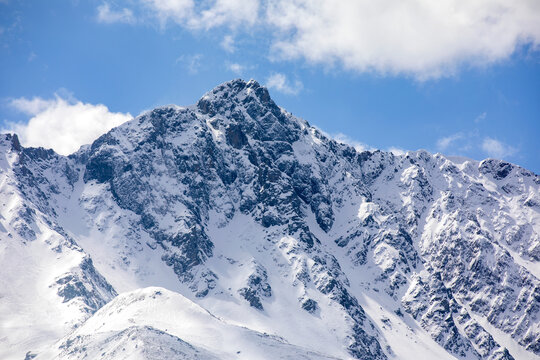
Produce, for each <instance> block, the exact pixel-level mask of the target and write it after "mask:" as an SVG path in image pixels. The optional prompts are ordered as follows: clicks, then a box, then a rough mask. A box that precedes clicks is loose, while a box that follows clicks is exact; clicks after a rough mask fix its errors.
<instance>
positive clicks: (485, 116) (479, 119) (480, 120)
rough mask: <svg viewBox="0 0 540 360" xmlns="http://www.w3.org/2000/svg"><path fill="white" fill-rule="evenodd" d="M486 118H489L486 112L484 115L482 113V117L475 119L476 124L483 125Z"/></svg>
mask: <svg viewBox="0 0 540 360" xmlns="http://www.w3.org/2000/svg"><path fill="white" fill-rule="evenodd" d="M486 118H487V112H485V111H484V112H483V113H481V114H480V115H478V116H477V117H476V118H475V119H474V122H475V123H476V124H478V123H481V122H482V121H484V120H485V119H486Z"/></svg>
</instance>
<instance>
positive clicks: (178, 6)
mask: <svg viewBox="0 0 540 360" xmlns="http://www.w3.org/2000/svg"><path fill="white" fill-rule="evenodd" d="M141 1H142V3H144V4H145V5H146V6H147V7H148V8H150V9H151V10H152V11H153V12H154V14H155V16H156V17H157V18H158V19H159V21H160V22H161V23H162V24H165V23H166V22H167V21H173V22H175V23H177V24H179V25H181V26H185V27H187V28H191V29H206V30H208V29H212V28H215V27H218V26H223V25H225V26H227V27H231V28H235V27H239V26H240V25H242V26H251V25H253V24H254V23H255V22H256V21H258V14H259V6H260V1H259V0H213V1H202V2H195V1H193V0H141Z"/></svg>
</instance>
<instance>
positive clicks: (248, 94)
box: [197, 79, 277, 116]
mask: <svg viewBox="0 0 540 360" xmlns="http://www.w3.org/2000/svg"><path fill="white" fill-rule="evenodd" d="M252 102H256V103H259V104H260V105H263V106H269V107H276V108H277V105H276V104H275V103H274V101H273V100H272V99H271V98H270V94H269V92H268V89H266V88H265V87H264V86H261V85H260V84H259V83H258V82H257V81H255V80H253V79H251V80H249V81H247V82H246V81H245V80H242V79H234V80H231V81H227V82H225V83H223V84H221V85H218V86H216V87H215V88H214V89H212V90H211V91H209V92H207V93H206V94H204V95H203V96H202V97H201V99H200V100H199V102H198V103H197V108H198V109H199V111H201V112H202V113H203V114H209V115H210V116H214V115H216V114H218V113H225V112H227V110H229V111H231V110H233V109H234V108H235V107H236V106H237V105H238V104H243V105H248V104H249V103H252ZM231 104H234V105H233V107H232V108H231Z"/></svg>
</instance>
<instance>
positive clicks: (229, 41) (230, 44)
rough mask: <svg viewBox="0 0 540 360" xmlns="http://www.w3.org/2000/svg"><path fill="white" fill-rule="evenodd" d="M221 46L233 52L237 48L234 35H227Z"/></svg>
mask: <svg viewBox="0 0 540 360" xmlns="http://www.w3.org/2000/svg"><path fill="white" fill-rule="evenodd" d="M220 45H221V47H222V48H223V50H225V51H226V52H228V53H233V52H234V51H235V50H236V47H235V45H234V37H232V35H225V36H224V37H223V40H222V41H221V44H220Z"/></svg>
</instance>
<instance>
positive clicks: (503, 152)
mask: <svg viewBox="0 0 540 360" xmlns="http://www.w3.org/2000/svg"><path fill="white" fill-rule="evenodd" d="M482 150H484V152H485V153H486V154H487V155H488V156H489V157H492V158H496V159H504V158H507V157H509V156H512V155H514V154H515V153H516V152H517V149H516V148H514V147H512V146H510V145H507V144H505V143H503V142H501V141H498V140H495V139H492V138H490V137H486V138H484V141H483V142H482Z"/></svg>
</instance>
